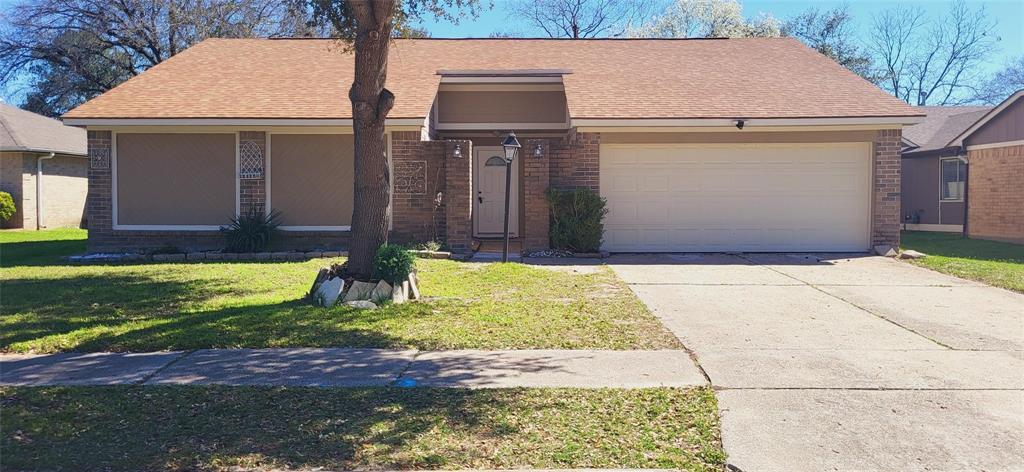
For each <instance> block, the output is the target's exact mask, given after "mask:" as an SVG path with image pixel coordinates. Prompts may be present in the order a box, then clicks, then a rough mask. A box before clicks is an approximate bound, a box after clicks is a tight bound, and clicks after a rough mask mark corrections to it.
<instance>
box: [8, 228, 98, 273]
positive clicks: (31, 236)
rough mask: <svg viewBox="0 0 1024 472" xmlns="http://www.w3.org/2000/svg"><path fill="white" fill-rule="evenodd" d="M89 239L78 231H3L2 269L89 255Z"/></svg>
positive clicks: (63, 229)
mask: <svg viewBox="0 0 1024 472" xmlns="http://www.w3.org/2000/svg"><path fill="white" fill-rule="evenodd" d="M85 236H86V231H85V230H84V229H78V228H60V229H48V230H44V231H22V230H4V231H0V267H13V266H16V265H39V264H54V263H57V262H59V261H60V258H61V257H63V256H70V255H74V254H81V253H83V252H85Z"/></svg>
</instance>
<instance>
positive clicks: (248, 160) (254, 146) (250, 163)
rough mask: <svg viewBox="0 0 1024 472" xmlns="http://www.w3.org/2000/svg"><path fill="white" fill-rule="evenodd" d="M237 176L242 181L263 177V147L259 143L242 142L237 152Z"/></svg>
mask: <svg viewBox="0 0 1024 472" xmlns="http://www.w3.org/2000/svg"><path fill="white" fill-rule="evenodd" d="M238 176H239V177H240V178H243V179H258V178H261V177H263V146H261V145H260V143H258V142H256V141H252V140H247V141H242V143H241V147H240V148H239V150H238Z"/></svg>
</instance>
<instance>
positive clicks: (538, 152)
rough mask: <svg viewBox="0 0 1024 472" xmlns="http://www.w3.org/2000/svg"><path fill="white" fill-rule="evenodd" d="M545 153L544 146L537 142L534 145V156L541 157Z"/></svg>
mask: <svg viewBox="0 0 1024 472" xmlns="http://www.w3.org/2000/svg"><path fill="white" fill-rule="evenodd" d="M543 155H544V146H541V145H540V144H537V145H536V146H534V147H533V157H536V158H538V159H539V158H540V157H541V156H543Z"/></svg>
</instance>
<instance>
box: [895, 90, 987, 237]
mask: <svg viewBox="0 0 1024 472" xmlns="http://www.w3.org/2000/svg"><path fill="white" fill-rule="evenodd" d="M917 109H918V110H920V111H921V113H924V114H925V115H926V116H925V119H924V121H922V122H921V123H918V124H916V125H913V126H908V127H906V128H904V129H903V151H902V155H903V173H902V184H901V188H902V194H903V204H902V207H903V226H904V229H908V230H913V231H943V232H957V233H959V232H962V231H963V225H964V217H965V215H966V211H967V206H966V205H965V204H964V190H965V183H966V182H967V171H966V170H967V151H966V150H964V149H963V147H961V146H959V145H950V140H951V139H953V138H955V137H957V136H959V135H960V134H961V133H963V132H964V131H965V130H967V128H969V127H970V126H971V125H973V124H974V123H975V122H977V121H978V119H980V118H981V117H982V116H984V115H985V113H988V111H989V110H991V109H992V107H983V106H955V107H954V106H925V107H917Z"/></svg>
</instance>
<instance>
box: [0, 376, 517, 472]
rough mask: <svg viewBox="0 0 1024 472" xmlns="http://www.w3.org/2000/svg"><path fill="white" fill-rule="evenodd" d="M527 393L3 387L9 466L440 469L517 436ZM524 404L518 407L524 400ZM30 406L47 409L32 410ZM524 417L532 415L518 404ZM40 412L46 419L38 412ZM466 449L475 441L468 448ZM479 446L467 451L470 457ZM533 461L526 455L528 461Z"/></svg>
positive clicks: (478, 457)
mask: <svg viewBox="0 0 1024 472" xmlns="http://www.w3.org/2000/svg"><path fill="white" fill-rule="evenodd" d="M525 394H526V392H525V391H523V390H463V389H396V388H346V389H337V388H334V389H324V388H309V387H291V388H276V387H275V388H270V387H120V388H117V387H115V388H108V387H90V388H61V387H58V388H44V389H36V390H34V391H32V392H26V393H25V394H24V395H19V394H18V392H13V394H9V395H7V396H8V398H5V401H4V403H5V409H7V411H8V412H9V414H10V415H11V416H10V418H9V421H10V423H9V424H10V426H9V428H11V429H12V430H13V429H17V430H18V431H19V432H20V433H19V434H20V436H21V437H24V438H28V439H29V440H30V441H31V442H28V443H24V444H12V441H13V440H12V439H11V438H12V436H11V435H5V436H4V437H3V438H2V439H3V442H4V443H5V444H4V445H5V446H10V448H9V447H5V448H4V449H5V450H8V451H12V452H13V453H12V454H11V455H9V456H8V457H5V462H6V466H7V467H11V468H12V469H22V468H24V469H26V470H27V469H34V468H52V469H55V470H57V469H67V470H98V469H103V470H222V469H225V468H230V467H232V466H238V467H242V468H246V469H248V468H257V467H258V468H289V469H291V468H301V469H307V468H315V467H325V468H329V469H339V470H340V469H355V468H378V469H379V468H390V469H412V468H442V467H445V466H446V465H448V466H451V465H461V466H463V467H464V468H465V467H466V466H469V465H471V464H472V462H471V461H473V460H476V461H479V460H481V459H485V458H486V457H485V456H484V455H483V453H485V451H487V450H488V449H489V448H488V447H487V445H486V444H484V443H493V442H500V441H501V438H503V437H506V436H510V435H517V434H521V431H520V428H519V426H518V425H513V424H510V423H509V422H506V421H503V420H502V418H501V414H500V413H501V410H502V408H503V407H502V405H508V404H513V405H515V404H517V403H518V401H517V399H519V398H522V397H523V396H524V395H525ZM520 408H522V407H520ZM32 411H36V412H40V413H39V414H37V415H35V416H36V417H32V416H33V414H32V413H31V412H32ZM47 411H49V413H46V412H47ZM516 413H517V414H528V412H526V411H516ZM40 416H41V417H40ZM466 449H469V451H467V450H466ZM470 452H471V454H469V453H470ZM526 459H527V460H529V458H528V457H527V458H526Z"/></svg>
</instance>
